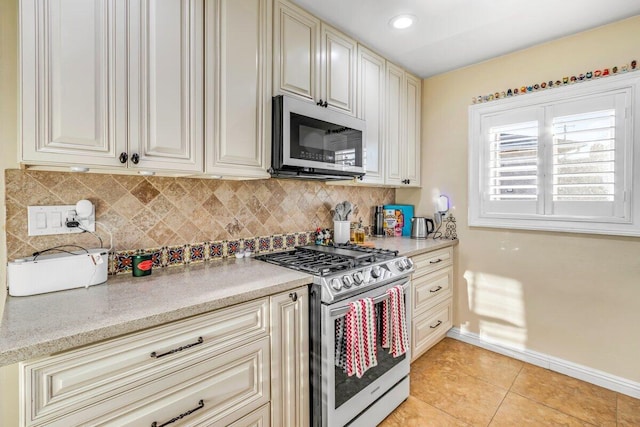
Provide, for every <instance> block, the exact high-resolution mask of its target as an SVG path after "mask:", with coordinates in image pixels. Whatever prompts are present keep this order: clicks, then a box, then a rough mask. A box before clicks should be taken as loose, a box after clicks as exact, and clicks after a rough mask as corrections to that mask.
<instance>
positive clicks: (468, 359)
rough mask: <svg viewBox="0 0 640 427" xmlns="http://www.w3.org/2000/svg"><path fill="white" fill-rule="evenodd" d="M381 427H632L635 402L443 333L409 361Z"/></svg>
mask: <svg viewBox="0 0 640 427" xmlns="http://www.w3.org/2000/svg"><path fill="white" fill-rule="evenodd" d="M380 426H381V427H396V426H398V427H399V426H402V427H414V426H415V427H418V426H419V427H426V426H438V427H439V426H447V427H448V426H482V427H486V426H491V427H503V426H504V427H520V426H536V427H547V426H571V427H573V426H605V427H632V426H634V427H640V400H638V399H634V398H631V397H628V396H625V395H622V394H619V393H616V392H614V391H611V390H607V389H604V388H602V387H598V386H595V385H592V384H589V383H585V382H583V381H580V380H577V379H574V378H571V377H567V376H565V375H562V374H558V373H556V372H552V371H549V370H547V369H542V368H539V367H537V366H534V365H530V364H528V363H524V362H521V361H519V360H515V359H512V358H510V357H506V356H502V355H500V354H497V353H493V352H491V351H487V350H484V349H482V348H479V347H476V346H473V345H469V344H466V343H463V342H460V341H457V340H454V339H451V338H445V339H444V340H443V341H441V342H440V343H438V344H437V345H436V346H434V347H433V348H432V349H431V350H429V351H428V352H427V353H426V354H424V355H423V356H422V357H420V358H419V359H418V360H416V361H415V362H414V363H413V364H412V365H411V396H410V397H409V399H407V401H405V402H404V403H403V404H402V405H400V407H398V409H396V410H395V411H394V412H393V413H392V414H391V415H389V416H388V417H387V418H386V419H385V420H384V421H383V422H382V424H380Z"/></svg>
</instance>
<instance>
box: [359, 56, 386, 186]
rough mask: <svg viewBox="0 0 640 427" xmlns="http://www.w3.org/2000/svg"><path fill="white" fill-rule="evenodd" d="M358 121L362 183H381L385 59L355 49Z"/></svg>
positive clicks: (382, 181) (382, 172)
mask: <svg viewBox="0 0 640 427" xmlns="http://www.w3.org/2000/svg"><path fill="white" fill-rule="evenodd" d="M357 111H358V118H359V119H362V120H364V121H365V126H366V132H365V133H366V141H365V170H366V175H365V176H364V178H363V181H364V182H367V183H370V184H383V183H384V159H385V155H384V141H385V137H384V131H385V125H384V124H385V123H384V120H385V115H384V112H385V60H384V58H383V57H381V56H379V55H377V54H375V53H373V52H372V51H370V50H369V49H367V48H366V47H364V46H358V109H357Z"/></svg>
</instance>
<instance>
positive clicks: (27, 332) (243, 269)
mask: <svg viewBox="0 0 640 427" xmlns="http://www.w3.org/2000/svg"><path fill="white" fill-rule="evenodd" d="M369 240H370V241H373V242H374V244H375V246H376V247H381V248H385V249H392V250H398V251H399V253H400V255H405V256H414V255H418V254H420V253H424V252H429V251H433V250H436V249H440V248H444V247H448V246H453V245H456V244H457V243H458V241H457V240H433V239H425V240H414V239H410V238H408V237H385V238H370V239H369ZM311 281H312V276H311V275H309V274H305V273H301V272H297V271H294V270H289V269H286V268H283V267H278V266H275V265H272V264H268V263H266V262H262V261H257V260H255V259H253V258H243V259H235V258H233V259H226V260H223V261H211V262H205V263H198V264H193V265H186V266H180V267H170V268H163V269H156V270H154V271H153V274H152V275H150V276H145V277H132V276H131V275H128V274H123V275H118V276H115V277H113V276H110V277H109V279H108V281H107V283H106V284H103V285H97V286H92V287H90V288H88V289H72V290H67V291H60V292H52V293H48V294H42V295H33V296H28V297H7V300H6V303H5V307H4V317H3V319H2V323H1V324H0V366H4V365H8V364H11V363H15V362H19V361H22V360H27V359H32V358H36V357H41V356H46V355H49V354H52V353H56V352H60V351H64V350H69V349H71V348H74V347H79V346H82V345H86V344H91V343H94V342H98V341H101V340H104V339H108V338H113V337H116V336H119V335H123V334H126V333H130V332H135V331H139V330H141V329H145V328H149V327H153V326H158V325H161V324H164V323H168V322H172V321H175V320H178V319H182V318H185V317H189V316H194V315H197V314H202V313H206V312H208V311H211V310H215V309H218V308H222V307H227V306H230V305H234V304H239V303H242V302H245V301H249V300H252V299H256V298H260V297H264V296H268V295H272V294H276V293H279V292H284V291H287V290H290V289H293V288H296V287H299V286H302V285H305V284H308V283H311Z"/></svg>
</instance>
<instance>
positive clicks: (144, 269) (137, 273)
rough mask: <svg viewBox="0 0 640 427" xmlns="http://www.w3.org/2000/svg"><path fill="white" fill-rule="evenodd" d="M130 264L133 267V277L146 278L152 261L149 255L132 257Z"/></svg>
mask: <svg viewBox="0 0 640 427" xmlns="http://www.w3.org/2000/svg"><path fill="white" fill-rule="evenodd" d="M131 264H132V265H133V277H141V276H148V275H150V274H151V267H153V259H152V257H151V254H140V255H132V256H131Z"/></svg>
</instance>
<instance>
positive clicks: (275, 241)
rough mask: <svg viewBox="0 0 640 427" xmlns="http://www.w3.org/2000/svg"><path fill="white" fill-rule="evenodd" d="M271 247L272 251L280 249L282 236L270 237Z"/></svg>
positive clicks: (282, 242) (282, 240)
mask: <svg viewBox="0 0 640 427" xmlns="http://www.w3.org/2000/svg"><path fill="white" fill-rule="evenodd" d="M271 248H273V250H274V251H278V250H281V249H284V239H283V238H282V236H273V237H272V239H271Z"/></svg>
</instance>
